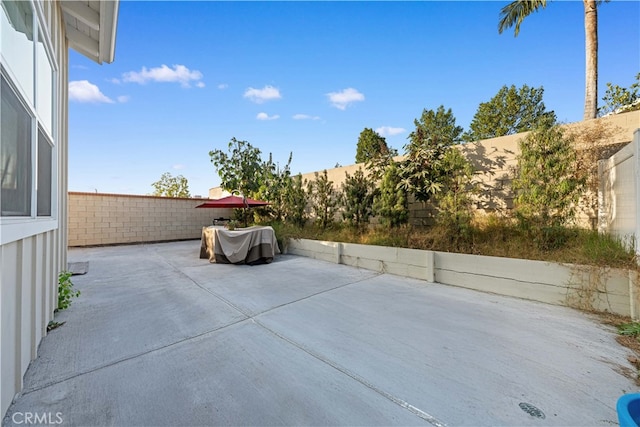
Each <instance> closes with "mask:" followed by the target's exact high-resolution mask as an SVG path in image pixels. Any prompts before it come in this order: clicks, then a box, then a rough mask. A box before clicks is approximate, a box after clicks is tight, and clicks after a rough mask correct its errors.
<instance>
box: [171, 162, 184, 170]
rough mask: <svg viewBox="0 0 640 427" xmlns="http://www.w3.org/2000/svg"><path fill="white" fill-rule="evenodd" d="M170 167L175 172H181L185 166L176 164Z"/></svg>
mask: <svg viewBox="0 0 640 427" xmlns="http://www.w3.org/2000/svg"><path fill="white" fill-rule="evenodd" d="M172 167H173V169H175V170H181V169H184V167H185V166H184V165H183V164H181V163H178V164H175V165H173V166H172Z"/></svg>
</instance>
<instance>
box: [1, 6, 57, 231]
mask: <svg viewBox="0 0 640 427" xmlns="http://www.w3.org/2000/svg"><path fill="white" fill-rule="evenodd" d="M0 5H1V7H0V27H1V28H0V77H1V82H0V83H1V87H0V101H1V107H0V226H2V233H0V243H4V242H6V241H12V240H11V239H14V240H15V239H19V238H22V237H25V236H29V235H33V234H35V233H39V232H42V231H46V230H50V229H52V228H54V227H56V226H57V222H56V221H55V220H56V217H57V214H56V210H57V206H58V204H57V197H58V190H57V186H56V185H57V184H56V182H57V180H56V177H57V172H58V170H57V158H58V154H57V143H58V141H57V132H59V129H58V123H57V94H58V86H57V84H58V83H57V71H56V70H57V67H56V62H55V56H54V54H53V52H54V51H53V48H52V45H51V40H50V34H48V32H47V28H48V27H47V25H46V24H45V22H44V19H45V13H44V12H43V10H45V8H47V7H50V6H51V5H48V6H47V5H46V4H45V3H44V2H35V1H23V0H0ZM52 220H53V221H52Z"/></svg>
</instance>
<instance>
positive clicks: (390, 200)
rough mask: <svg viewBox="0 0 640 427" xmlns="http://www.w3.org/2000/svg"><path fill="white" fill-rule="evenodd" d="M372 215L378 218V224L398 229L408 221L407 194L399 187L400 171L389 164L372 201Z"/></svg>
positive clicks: (394, 165) (394, 164)
mask: <svg viewBox="0 0 640 427" xmlns="http://www.w3.org/2000/svg"><path fill="white" fill-rule="evenodd" d="M373 214H374V215H377V216H379V217H380V218H379V219H380V223H381V224H382V225H385V226H389V227H398V226H400V225H402V224H406V223H407V222H408V221H409V204H408V201H407V193H406V191H404V190H403V189H402V188H401V187H400V169H399V168H398V165H397V164H396V163H391V164H389V166H388V167H387V168H386V169H385V171H384V175H383V176H382V181H381V182H380V188H379V191H378V192H377V194H376V195H375V197H374V200H373Z"/></svg>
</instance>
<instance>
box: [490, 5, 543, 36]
mask: <svg viewBox="0 0 640 427" xmlns="http://www.w3.org/2000/svg"><path fill="white" fill-rule="evenodd" d="M546 6H547V0H516V1H513V2H511V3H509V4H508V5H506V6H505V7H503V8H502V9H501V10H500V22H499V23H498V32H499V33H500V34H502V32H503V31H504V30H506V29H507V28H511V27H513V26H515V29H514V36H516V37H517V36H518V33H520V24H522V21H524V19H525V18H526V17H527V16H529V15H531V14H532V13H533V12H536V11H537V10H538V9H540V8H545V7H546Z"/></svg>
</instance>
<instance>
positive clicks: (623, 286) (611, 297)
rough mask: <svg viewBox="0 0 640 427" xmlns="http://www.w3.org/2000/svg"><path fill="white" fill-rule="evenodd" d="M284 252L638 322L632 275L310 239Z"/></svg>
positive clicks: (291, 243) (639, 311) (297, 241)
mask: <svg viewBox="0 0 640 427" xmlns="http://www.w3.org/2000/svg"><path fill="white" fill-rule="evenodd" d="M286 250H287V253H290V254H294V255H301V256H307V257H310V258H315V259H320V260H324V261H329V262H334V263H338V264H346V265H350V266H354V267H359V268H364V269H367V270H374V271H380V272H384V273H390V274H396V275H400V276H405V277H412V278H415V279H421V280H426V281H430V282H438V283H442V284H445V285H452V286H460V287H463V288H468V289H474V290H477V291H482V292H490V293H495V294H499V295H506V296H511V297H516V298H523V299H528V300H532V301H539V302H543V303H547V304H554V305H563V306H569V307H574V308H578V309H582V310H592V311H599V312H608V313H614V314H618V315H621V316H629V317H632V318H634V319H638V318H639V317H640V298H639V295H638V294H639V291H640V288H639V285H640V280H639V278H638V273H637V272H635V271H630V270H622V269H612V268H598V267H591V266H581V265H571V264H557V263H551V262H545V261H530V260H523V259H512V258H500V257H488V256H478V255H465V254H455V253H447V252H436V251H424V250H418V249H404V248H392V247H386V246H370V245H360V244H353V243H338V242H325V241H318V240H308V239H291V240H289V242H288V245H287V249H286Z"/></svg>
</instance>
